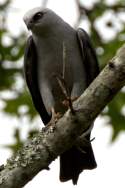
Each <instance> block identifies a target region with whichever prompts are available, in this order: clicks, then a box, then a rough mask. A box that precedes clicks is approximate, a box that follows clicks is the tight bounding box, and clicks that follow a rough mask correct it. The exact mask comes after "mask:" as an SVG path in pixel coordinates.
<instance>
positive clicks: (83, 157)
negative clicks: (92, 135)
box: [60, 141, 97, 185]
mask: <svg viewBox="0 0 125 188" xmlns="http://www.w3.org/2000/svg"><path fill="white" fill-rule="evenodd" d="M96 166H97V164H96V161H95V157H94V153H93V150H92V146H91V142H90V141H89V142H88V144H84V145H83V146H82V147H80V148H78V147H76V146H73V147H72V148H71V149H69V150H68V151H66V152H64V153H63V154H61V156H60V180H61V181H62V182H65V181H68V180H70V179H72V181H73V184H74V185H75V184H77V181H78V178H79V174H80V173H81V172H82V171H83V170H85V169H89V170H91V169H94V168H96Z"/></svg>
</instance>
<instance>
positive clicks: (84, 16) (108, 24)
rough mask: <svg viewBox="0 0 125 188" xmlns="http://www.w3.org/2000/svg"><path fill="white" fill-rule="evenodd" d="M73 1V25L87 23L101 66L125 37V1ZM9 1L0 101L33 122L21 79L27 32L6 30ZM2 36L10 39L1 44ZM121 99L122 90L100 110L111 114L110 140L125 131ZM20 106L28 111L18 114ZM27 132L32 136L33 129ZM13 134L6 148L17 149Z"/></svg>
mask: <svg viewBox="0 0 125 188" xmlns="http://www.w3.org/2000/svg"><path fill="white" fill-rule="evenodd" d="M75 1H76V3H77V7H78V10H79V16H78V20H77V21H76V27H78V26H79V25H80V23H81V22H82V21H84V20H86V21H87V22H88V25H89V31H90V36H91V38H92V41H93V44H94V46H95V47H96V49H97V55H98V59H99V62H100V67H101V68H103V67H104V65H105V64H106V63H108V61H109V60H110V59H111V58H112V57H113V56H114V54H115V52H116V50H117V49H118V48H119V47H120V46H121V45H122V44H123V43H124V40H125V15H124V20H123V19H122V18H121V15H122V14H123V13H124V11H125V1H124V0H117V1H115V3H113V4H112V5H109V4H107V3H106V1H104V0H100V1H98V2H96V3H93V4H92V6H86V5H84V0H81V1H80V0H75ZM46 2H47V0H46V1H45V0H44V4H46ZM10 4H11V0H5V1H4V3H3V4H1V3H0V101H4V103H5V105H4V107H3V109H2V110H3V111H4V112H5V113H8V114H10V115H11V116H17V117H18V118H21V116H23V115H27V116H28V117H29V118H30V120H31V121H32V120H33V119H34V118H35V117H36V114H37V113H36V111H35V109H34V107H33V105H32V101H31V97H30V95H29V93H28V91H27V89H26V85H25V82H24V78H23V63H22V62H23V59H21V58H22V57H23V54H24V47H25V41H26V35H25V33H24V32H21V33H20V34H19V36H16V37H15V36H13V35H12V34H11V33H10V32H9V30H8V29H7V24H6V23H7V20H6V17H7V16H6V15H7V13H8V9H9V7H10ZM108 13H111V14H112V17H109V18H108V19H107V20H106V19H103V17H104V15H105V14H108ZM101 20H102V21H101ZM99 21H101V22H102V24H101V26H100V27H98V22H99ZM119 25H120V26H119ZM104 28H105V29H104ZM103 29H104V31H103ZM108 31H111V32H114V34H113V37H112V38H109V37H108V38H107V35H108ZM5 37H8V38H9V40H10V41H11V42H10V43H9V44H8V45H7V44H5V43H4V38H5ZM20 62H21V63H20ZM20 64H21V65H20ZM19 65H20V66H19ZM17 75H18V76H17ZM18 79H20V80H21V81H22V86H21V88H19V87H17V85H18V84H17V80H18ZM15 86H16V87H15ZM8 91H9V93H10V94H11V93H12V96H11V97H5V96H4V92H8ZM124 101H125V92H124V91H123V90H122V91H121V92H119V94H118V95H117V96H116V97H115V98H114V99H113V101H112V102H111V103H110V104H109V105H108V110H105V111H104V112H103V113H102V115H103V116H109V117H110V118H109V119H110V121H109V124H111V126H112V129H113V136H112V140H114V139H115V138H116V137H117V136H118V134H119V133H120V132H121V131H124V130H125V115H124V113H123V112H124V110H123V108H124V104H125V102H124ZM22 106H27V110H26V112H24V113H22V114H21V113H20V110H19V109H20V107H22ZM34 132H35V131H33V133H34ZM29 135H30V136H31V135H32V132H30V133H29ZM14 137H15V139H16V143H15V144H14V145H11V146H8V147H10V148H11V149H13V151H16V150H17V149H18V147H19V146H21V145H22V141H21V140H20V134H19V130H16V131H15V135H14Z"/></svg>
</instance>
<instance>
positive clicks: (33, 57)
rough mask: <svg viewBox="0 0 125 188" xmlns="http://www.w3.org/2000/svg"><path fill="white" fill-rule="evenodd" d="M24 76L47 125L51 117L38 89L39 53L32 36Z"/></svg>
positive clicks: (28, 41) (27, 51)
mask: <svg viewBox="0 0 125 188" xmlns="http://www.w3.org/2000/svg"><path fill="white" fill-rule="evenodd" d="M24 74H25V79H26V83H27V86H28V88H29V91H30V94H31V96H32V100H33V103H34V106H35V108H36V110H37V111H38V113H39V114H40V116H41V118H42V121H43V123H44V124H47V123H48V122H49V120H50V118H51V117H50V116H49V115H48V113H47V111H46V109H45V106H44V104H43V100H42V97H41V94H40V91H39V87H38V80H37V53H36V47H35V44H34V41H33V38H32V36H30V37H29V38H28V40H27V44H26V48H25V53H24Z"/></svg>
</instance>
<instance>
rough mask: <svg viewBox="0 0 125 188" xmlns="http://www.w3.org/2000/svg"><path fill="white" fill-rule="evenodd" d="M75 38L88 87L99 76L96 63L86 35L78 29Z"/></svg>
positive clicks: (93, 51)
mask: <svg viewBox="0 0 125 188" xmlns="http://www.w3.org/2000/svg"><path fill="white" fill-rule="evenodd" d="M77 37H78V41H79V44H80V49H81V53H82V58H83V63H84V66H85V71H86V76H87V86H88V85H89V84H90V83H91V82H92V81H93V80H94V78H95V77H96V76H97V75H98V74H99V66H98V61H97V57H96V53H95V50H94V48H93V47H92V44H91V42H90V39H89V36H88V34H87V33H86V32H85V31H84V30H83V29H81V28H79V29H78V30H77Z"/></svg>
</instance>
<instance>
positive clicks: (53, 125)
mask: <svg viewBox="0 0 125 188" xmlns="http://www.w3.org/2000/svg"><path fill="white" fill-rule="evenodd" d="M51 114H52V115H51V120H50V122H49V123H48V124H47V125H46V127H45V129H46V128H47V129H48V128H50V132H53V131H54V130H55V129H56V123H57V121H58V120H59V119H60V118H61V114H60V113H59V112H57V113H56V112H55V109H54V107H52V108H51Z"/></svg>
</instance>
